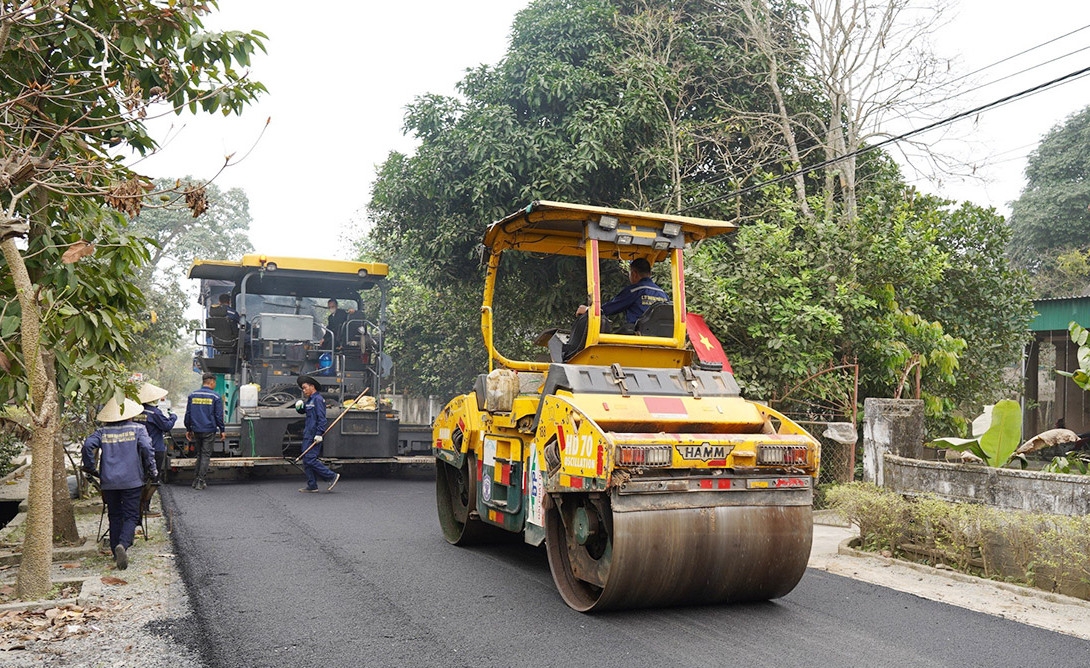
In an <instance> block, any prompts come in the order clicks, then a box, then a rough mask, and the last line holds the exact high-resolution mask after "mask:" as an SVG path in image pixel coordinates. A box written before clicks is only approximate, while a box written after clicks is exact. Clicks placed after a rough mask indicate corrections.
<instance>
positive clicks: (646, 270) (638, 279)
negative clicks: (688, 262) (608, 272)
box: [575, 257, 670, 325]
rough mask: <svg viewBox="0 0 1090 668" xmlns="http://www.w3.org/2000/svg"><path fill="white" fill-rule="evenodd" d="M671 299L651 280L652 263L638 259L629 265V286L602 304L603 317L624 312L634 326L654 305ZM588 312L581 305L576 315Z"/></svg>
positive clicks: (626, 318)
mask: <svg viewBox="0 0 1090 668" xmlns="http://www.w3.org/2000/svg"><path fill="white" fill-rule="evenodd" d="M669 299H670V298H669V297H668V296H667V295H666V291H665V290H663V289H662V288H660V287H659V286H658V285H657V284H656V283H655V282H654V281H653V280H651V263H650V262H648V261H647V260H646V259H644V258H642V257H638V258H636V259H635V260H632V262H630V263H629V265H628V285H626V286H625V287H624V288H623V289H622V290H621V291H620V292H618V293H617V296H616V297H614V298H613V299H610V300H609V301H608V302H606V303H604V304H602V315H613V314H615V313H621V312H622V311H623V312H624V317H625V320H626V321H627V322H628V324H630V325H634V324H636V321H637V320H639V319H640V316H641V315H643V314H644V312H645V311H647V309H649V308H651V305H652V304H655V303H657V302H665V301H668V300H669ZM586 312H587V306H586V305H581V306H580V307H579V308H578V309H576V311H575V314H576V315H577V316H579V315H583V314H584V313H586Z"/></svg>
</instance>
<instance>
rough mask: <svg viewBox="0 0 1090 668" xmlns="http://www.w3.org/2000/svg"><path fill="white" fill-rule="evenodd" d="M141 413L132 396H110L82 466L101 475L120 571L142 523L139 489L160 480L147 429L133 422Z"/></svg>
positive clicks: (112, 547) (112, 546)
mask: <svg viewBox="0 0 1090 668" xmlns="http://www.w3.org/2000/svg"><path fill="white" fill-rule="evenodd" d="M140 413H141V409H140V404H138V403H136V402H135V401H133V400H132V399H126V400H125V404H124V406H119V405H118V403H117V401H116V400H114V399H110V401H108V402H107V403H106V405H105V406H104V407H103V408H102V410H101V411H99V412H98V421H99V422H101V423H103V424H102V426H101V427H99V428H98V429H96V430H95V432H94V433H93V434H91V435H90V436H88V437H87V440H85V441H84V442H83V462H82V467H83V470H84V471H85V472H87V474H88V475H91V476H95V477H97V478H99V488H100V489H101V490H102V501H103V503H105V504H106V514H107V516H108V517H109V520H110V551H111V552H112V553H113V555H114V562H115V563H116V564H117V568H118V569H119V570H125V569H126V568H128V567H129V553H128V550H129V548H131V547H132V543H133V539H134V538H135V536H136V525H137V524H139V523H140V492H141V490H142V489H143V487H144V481H145V479H148V480H151V481H153V482H155V481H157V480H158V479H159V470H158V469H157V468H156V467H155V453H154V452H153V451H152V449H151V439H150V438H148V432H147V430H146V429H145V428H144V425H141V424H137V423H135V422H133V421H132V419H133V418H134V417H136V416H137V415H140ZM96 451H98V453H99V458H98V460H99V461H98V467H97V468H96V467H95V452H96Z"/></svg>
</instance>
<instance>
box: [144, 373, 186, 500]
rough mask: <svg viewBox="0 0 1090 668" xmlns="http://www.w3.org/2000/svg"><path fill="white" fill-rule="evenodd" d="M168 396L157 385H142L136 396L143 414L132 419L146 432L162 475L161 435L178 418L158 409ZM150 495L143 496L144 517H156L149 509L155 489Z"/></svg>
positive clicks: (164, 462) (164, 454)
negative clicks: (142, 408)
mask: <svg viewBox="0 0 1090 668" xmlns="http://www.w3.org/2000/svg"><path fill="white" fill-rule="evenodd" d="M167 394H169V393H168V392H167V391H166V390H164V389H163V388H161V387H158V386H157V385H152V384H151V383H144V384H143V385H142V386H140V392H139V394H138V395H137V399H139V401H140V403H141V404H143V406H144V412H143V413H142V414H141V415H137V416H136V417H135V418H134V419H135V420H136V421H137V422H139V423H140V424H142V425H144V427H145V428H146V429H147V430H148V437H149V438H151V449H152V450H153V451H154V452H155V468H156V469H157V470H158V471H159V472H160V473H162V471H163V470H164V469H166V465H167V446H166V441H165V440H164V439H163V434H165V433H167V432H169V431H170V430H171V429H173V428H174V423H175V422H177V421H178V416H177V415H175V414H174V413H170V412H167V413H164V412H163V410H162V409H161V408H159V402H160V401H162V400H163V399H165V398H166V396H167ZM148 491H149V492H150V493H148V494H145V495H144V500H143V503H144V509H143V512H144V515H145V516H146V517H158V513H155V512H153V511H152V509H151V497H152V496H153V495H154V493H155V489H154V488H151V489H150V490H148Z"/></svg>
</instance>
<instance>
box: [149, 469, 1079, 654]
mask: <svg viewBox="0 0 1090 668" xmlns="http://www.w3.org/2000/svg"><path fill="white" fill-rule="evenodd" d="M301 486H302V477H301V476H300V477H299V478H298V479H275V480H274V479H269V480H251V481H247V482H239V483H218V482H217V483H213V484H211V485H210V486H209V487H208V489H206V490H204V491H202V492H197V491H194V490H192V489H190V488H189V487H185V486H181V485H177V486H166V487H164V490H163V497H164V501H165V506H166V510H167V514H168V517H167V519H168V520H169V526H170V528H171V530H172V533H173V538H174V541H175V544H176V547H177V552H178V559H179V564H180V566H181V567H182V572H183V576H184V578H185V580H186V584H187V589H188V591H189V594H190V599H191V602H192V604H193V608H194V611H195V617H196V619H194V620H179V622H180V623H182V622H191V623H186V625H187V626H190V627H191V628H193V629H195V632H194V637H193V638H192V639H191V642H192V643H193V644H194V645H195V646H196V648H197V649H199V651H200V652H201V653H202V655H203V657H204V659H205V661H206V662H207V664H208V665H209V666H213V667H217V668H218V667H221V666H222V667H224V668H226V667H228V666H230V667H235V666H269V667H280V666H284V667H289V666H290V667H292V668H297V667H300V666H323V667H325V668H332V667H334V666H473V667H478V666H561V665H563V666H569V665H588V666H625V667H638V666H656V667H659V666H727V665H747V666H777V667H783V666H814V665H828V666H877V665H905V666H913V667H916V666H966V667H967V666H989V667H991V666H1009V665H1020V664H1027V665H1029V664H1032V665H1049V666H1086V665H1090V642H1088V641H1086V640H1083V639H1080V638H1076V637H1073V636H1070V635H1064V634H1060V633H1055V632H1052V631H1048V630H1044V629H1041V628H1036V627H1033V626H1027V625H1024V624H1019V623H1016V622H1014V621H1011V620H1009V619H1002V618H999V617H996V616H992V615H988V614H982V613H979V612H973V611H970V610H965V609H963V608H960V607H954V606H951V605H947V604H944V603H938V602H934V601H930V600H925V599H923V598H920V597H918V596H916V595H913V594H910V593H903V592H900V591H895V590H893V589H890V588H887V587H883V586H876V585H874V584H869V583H866V582H862V581H858V580H855V579H850V578H847V577H842V576H839V575H834V574H831V573H829V572H825V571H822V570H818V569H816V568H810V569H808V570H807V572H806V575H805V576H804V577H803V579H802V581H801V582H800V584H799V585H798V587H796V588H795V590H794V591H792V592H791V593H790V594H788V595H787V596H786V597H784V598H782V599H778V600H776V601H772V602H768V603H761V604H755V605H735V606H729V605H725V606H704V607H692V608H672V609H661V610H637V611H627V612H616V613H604V614H597V615H584V614H580V613H577V612H574V611H572V610H571V609H569V608H568V607H567V606H566V605H564V603H563V602H562V601H561V599H560V597H559V595H558V594H557V592H556V589H555V587H554V585H553V582H552V578H551V575H550V573H549V567H548V561H547V559H546V557H545V553H544V550H543V549H537V548H532V547H529V546H526V545H523V544H511V545H495V546H485V547H474V548H459V547H453V546H451V545H448V544H447V543H446V542H445V541H444V540H443V537H442V535H441V533H440V531H439V526H438V521H437V519H436V516H435V499H434V497H435V491H434V482H433V481H432V480H430V479H426V478H424V479H421V477H419V476H418V477H416V478H415V479H396V478H395V479H387V478H348V477H345V478H343V479H342V480H341V481H340V483H339V484H338V485H337V487H336V489H335V490H334V491H333V492H331V493H320V494H300V493H298V492H297V491H296V490H297V488H299V487H301ZM845 531H847V530H840V532H838V531H837V530H835V529H834V530H830V529H823V530H822V531H820V532H818V538H817V541H816V544H820V545H822V547H820V548H817V549H816V550H815V551H818V549H820V550H822V551H825V552H828V551H829V550H831V549H833V548H832V546H834V545H836V543H838V542H839V540H840V539H841V538H842V536H843V535H846V534H844V532H845ZM812 563H814V562H813V561H812ZM922 577H923V576H921V578H922Z"/></svg>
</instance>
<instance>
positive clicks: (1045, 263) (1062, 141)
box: [1010, 107, 1090, 297]
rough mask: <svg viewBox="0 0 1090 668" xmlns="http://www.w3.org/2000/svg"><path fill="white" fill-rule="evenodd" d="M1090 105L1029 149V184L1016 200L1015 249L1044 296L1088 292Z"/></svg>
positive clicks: (1013, 218) (1013, 211) (1014, 253)
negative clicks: (1084, 267) (1086, 267)
mask: <svg viewBox="0 0 1090 668" xmlns="http://www.w3.org/2000/svg"><path fill="white" fill-rule="evenodd" d="M1088 202H1090V107H1087V108H1086V109H1083V110H1082V111H1080V112H1078V113H1076V114H1074V115H1072V116H1071V117H1070V118H1068V119H1067V120H1066V121H1065V122H1064V123H1062V124H1060V125H1057V126H1056V127H1054V128H1052V129H1051V130H1050V131H1049V132H1048V134H1046V135H1045V136H1044V138H1043V139H1042V140H1041V143H1040V144H1039V145H1038V146H1037V148H1036V149H1034V150H1033V152H1032V153H1030V155H1029V160H1028V161H1027V164H1026V186H1025V188H1023V190H1022V194H1021V195H1020V196H1019V197H1018V199H1017V200H1015V201H1014V203H1013V204H1012V205H1011V226H1012V227H1013V236H1012V238H1011V245H1010V248H1011V254H1012V256H1013V257H1014V258H1015V259H1016V260H1017V261H1018V262H1019V264H1020V265H1022V266H1024V267H1026V268H1027V269H1029V270H1030V271H1031V272H1033V274H1034V281H1035V285H1036V286H1037V287H1038V291H1039V293H1040V295H1041V296H1043V297H1068V296H1074V295H1082V294H1085V293H1086V290H1087V289H1088V287H1090V273H1088V272H1086V271H1085V270H1080V269H1079V267H1080V265H1085V264H1086V253H1087V251H1090V241H1088V240H1090V208H1088V206H1087V203H1088Z"/></svg>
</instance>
